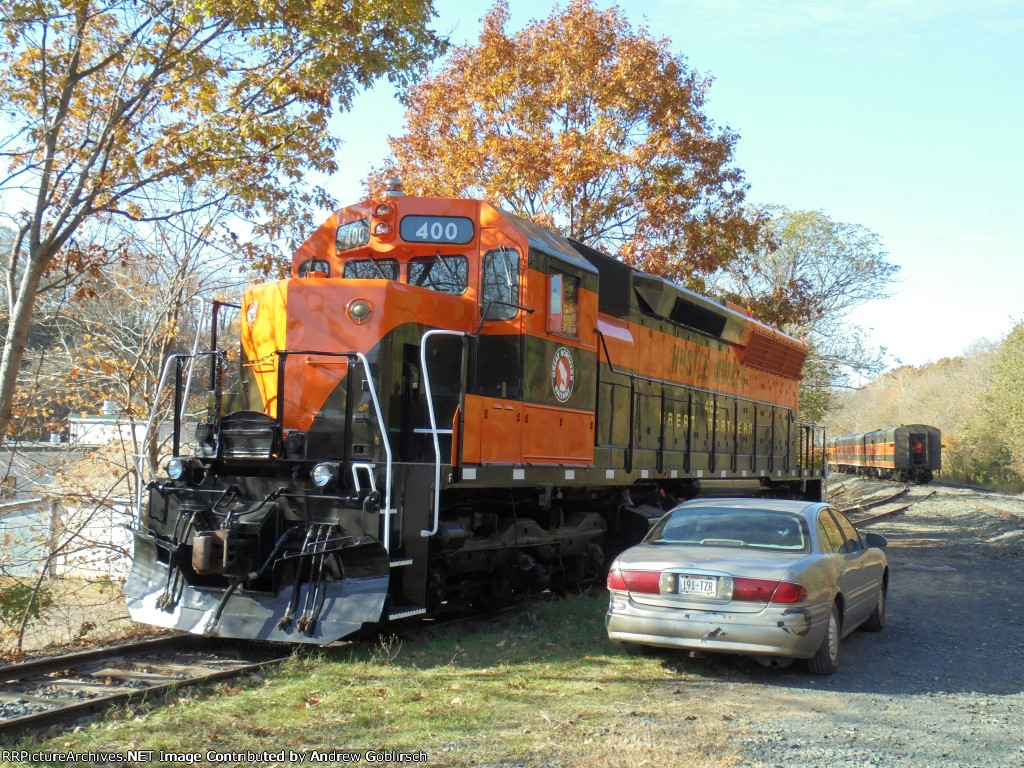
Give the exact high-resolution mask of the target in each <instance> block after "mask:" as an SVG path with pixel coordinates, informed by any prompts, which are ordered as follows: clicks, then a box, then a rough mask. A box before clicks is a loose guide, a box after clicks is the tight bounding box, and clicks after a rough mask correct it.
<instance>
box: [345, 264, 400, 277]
mask: <svg viewBox="0 0 1024 768" xmlns="http://www.w3.org/2000/svg"><path fill="white" fill-rule="evenodd" d="M341 276H342V277H347V278H349V279H350V280H397V279H398V262H397V261H396V260H395V259H358V260H352V261H349V262H346V263H345V269H344V271H343V272H342V273H341Z"/></svg>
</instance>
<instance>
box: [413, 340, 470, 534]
mask: <svg viewBox="0 0 1024 768" xmlns="http://www.w3.org/2000/svg"><path fill="white" fill-rule="evenodd" d="M469 335H470V334H468V333H466V332H465V331H449V330H446V329H444V328H434V329H432V330H429V331H425V332H424V334H423V335H422V336H421V337H420V370H421V371H422V372H423V389H424V391H425V393H426V396H427V414H428V415H429V417H430V435H431V437H432V438H433V440H434V524H433V526H432V527H431V528H430V529H429V530H427V529H425V528H424V529H423V530H421V531H420V536H423V537H427V536H433V535H435V534H436V533H437V530H438V528H439V527H440V525H441V442H440V441H439V440H438V439H437V436H438V435H439V434H440V430H438V428H437V416H436V415H435V414H434V396H433V393H431V391H430V372H429V370H428V369H427V339H429V338H432V337H434V336H457V337H459V338H465V337H466V336H469Z"/></svg>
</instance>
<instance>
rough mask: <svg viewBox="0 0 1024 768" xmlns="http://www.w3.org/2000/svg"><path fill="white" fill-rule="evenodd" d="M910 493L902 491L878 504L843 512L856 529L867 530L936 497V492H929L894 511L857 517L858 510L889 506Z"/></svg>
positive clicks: (861, 506) (895, 508)
mask: <svg viewBox="0 0 1024 768" xmlns="http://www.w3.org/2000/svg"><path fill="white" fill-rule="evenodd" d="M909 491H910V489H909V488H905V489H904V490H902V491H900V492H899V493H897V494H895V495H893V496H890V497H889V498H887V499H881V500H879V501H877V502H871V503H870V504H864V505H858V506H856V507H852V508H851V509H852V510H854V511H852V512H848V511H847V510H843V512H844V513H846V514H847V515H848V516H849V517H850V522H851V523H853V525H854V527H856V528H866V527H867V526H869V525H872V524H873V523H877V522H878V521H880V520H885V519H886V518H889V517H893V516H895V515H898V514H900V513H901V512H906V511H907V510H908V509H910V508H911V507H912V506H914V505H915V504H920V503H921V502H922V501H924V500H925V499H927V498H930V497H932V496H934V495H935V491H928V493H926V494H925V495H924V496H922V497H921V498H919V499H913V500H912V501H910V502H908V503H906V504H902V505H900V506H898V507H894V508H893V509H887V510H885V512H880V513H878V514H877V515H869V516H868V517H860V516H858V515H857V510H859V511H864V510H866V509H869V508H874V507H879V506H882V505H883V504H889V503H891V502H892V501H893V500H894V499H896V498H902V497H903V496H905V495H906V494H907V493H908V492H909Z"/></svg>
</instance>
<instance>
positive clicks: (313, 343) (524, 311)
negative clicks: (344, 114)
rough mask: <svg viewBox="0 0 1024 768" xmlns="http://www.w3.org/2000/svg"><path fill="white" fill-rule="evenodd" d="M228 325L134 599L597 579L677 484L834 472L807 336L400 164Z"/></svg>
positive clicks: (423, 603) (315, 598) (339, 631)
mask: <svg viewBox="0 0 1024 768" xmlns="http://www.w3.org/2000/svg"><path fill="white" fill-rule="evenodd" d="M210 327H211V334H210V339H209V344H208V345H207V348H206V349H197V350H196V351H195V352H194V353H192V354H188V355H176V356H174V357H173V358H172V359H171V360H169V361H168V368H167V369H166V370H167V372H168V375H167V377H166V378H167V379H168V381H169V386H173V387H174V402H175V407H174V423H173V443H172V453H173V456H172V457H171V459H170V460H169V462H168V463H167V465H166V475H162V476H160V477H159V478H156V479H154V480H153V482H151V483H150V484H149V486H148V503H147V504H145V505H144V510H145V511H144V512H143V513H142V514H141V515H140V520H139V524H138V526H137V529H136V530H135V531H134V536H135V553H134V559H133V565H132V571H131V575H130V577H129V579H128V581H127V584H126V587H125V592H126V596H127V600H128V605H129V608H130V610H131V613H132V616H133V617H134V618H135V619H136V620H137V621H141V622H145V623H150V624H156V625H160V626H165V627H174V628H178V629H182V630H188V631H191V632H196V633H205V634H212V635H217V636H226V637H241V638H253V639H263V640H279V641H289V642H307V643H326V642H331V641H333V640H336V639H339V638H342V637H345V636H347V635H350V634H352V633H353V632H355V631H357V630H359V629H360V628H361V627H363V626H366V625H376V624H378V623H381V622H387V621H396V620H400V619H405V618H410V617H416V616H435V615H438V614H440V613H442V612H444V611H446V610H454V609H462V608H466V607H475V608H483V609H495V608H498V607H500V606H502V605H505V604H507V603H509V602H511V601H514V600H517V599H519V598H521V597H522V596H523V595H526V594H528V593H530V592H534V591H538V590H548V589H550V590H556V591H565V590H574V589H578V588H580V587H583V586H586V585H588V584H597V583H601V582H602V580H603V578H604V563H605V562H606V559H607V558H608V556H609V555H610V554H614V553H616V552H618V551H619V550H621V549H623V548H624V547H626V546H628V545H631V544H633V543H635V542H636V541H638V540H639V538H640V537H641V536H643V535H644V534H645V533H646V531H647V530H648V528H649V525H650V524H651V522H652V521H653V520H656V519H657V518H658V517H659V516H660V515H661V514H662V513H663V511H664V510H665V509H666V508H668V507H669V506H671V505H672V504H674V503H675V502H676V501H677V500H681V499H684V498H690V497H693V496H697V495H709V494H714V495H774V496H787V497H799V498H808V499H820V498H821V494H822V485H823V476H824V466H823V444H822V434H821V432H820V430H818V429H817V428H815V427H812V426H810V425H806V424H802V423H800V422H799V421H798V420H797V414H796V409H797V397H798V386H799V381H800V377H801V369H802V365H803V362H804V359H805V357H806V354H807V347H806V345H805V344H804V343H803V342H802V341H800V340H798V339H796V338H792V337H790V336H787V335H785V334H783V333H781V332H780V331H778V330H775V329H773V328H771V327H768V326H766V325H764V324H762V323H760V322H758V321H756V320H754V319H753V318H752V317H750V316H749V314H748V313H747V312H745V311H744V310H742V309H741V308H739V307H736V306H733V305H730V304H727V303H724V302H722V301H718V300H714V299H710V298H708V297H705V296H702V295H698V294H696V293H694V292H691V291H688V290H686V289H684V288H681V287H679V286H677V285H674V284H672V283H670V282H668V281H666V280H664V279H662V278H660V277H656V276H653V275H649V274H645V273H643V272H640V271H638V270H636V269H633V268H631V267H629V266H627V265H625V264H623V263H622V262H620V261H618V260H616V259H614V258H612V257H610V256H608V255H606V254H603V253H600V252H598V251H596V250H594V249H592V248H589V247H587V246H585V245H583V244H580V243H577V242H573V241H571V240H568V239H566V238H564V237H561V236H560V235H558V234H556V233H554V232H551V231H548V230H546V229H543V228H541V227H539V226H537V225H536V224H533V223H531V222H530V221H528V220H526V219H523V218H521V217H519V216H516V215H514V214H511V213H508V212H506V211H503V210H501V209H499V208H497V207H495V206H493V205H490V204H489V203H486V202H483V201H480V200H470V199H446V198H430V197H412V196H405V195H403V194H402V193H401V189H400V186H399V185H398V184H397V183H395V184H392V185H391V187H390V188H389V190H388V191H387V192H386V193H385V194H384V195H383V196H382V197H381V198H379V199H376V200H368V201H364V202H362V203H359V204H357V205H353V206H349V207H346V208H342V209H341V210H339V211H337V212H336V213H335V214H334V215H333V216H331V217H330V219H329V220H328V221H327V222H325V223H324V224H323V225H322V226H321V227H320V228H319V229H317V230H316V231H315V232H314V233H313V234H312V235H311V236H310V237H309V239H308V240H307V241H306V242H305V243H304V244H303V245H302V246H301V247H300V248H299V249H298V250H297V251H296V253H295V254H294V257H293V260H292V265H291V273H290V275H289V277H287V278H286V279H283V280H279V281H274V282H268V283H264V284H261V285H254V286H251V287H250V288H248V289H246V291H245V295H244V297H243V299H242V301H241V303H240V304H238V305H231V304H225V303H213V304H212V322H211V324H210Z"/></svg>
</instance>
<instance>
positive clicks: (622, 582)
mask: <svg viewBox="0 0 1024 768" xmlns="http://www.w3.org/2000/svg"><path fill="white" fill-rule="evenodd" d="M660 581H661V573H660V572H659V571H623V570H619V569H618V568H612V570H610V571H608V589H617V590H619V591H623V590H628V591H630V592H644V593H646V594H650V595H657V594H659V593H660V592H661V587H660V586H659V582H660Z"/></svg>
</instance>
